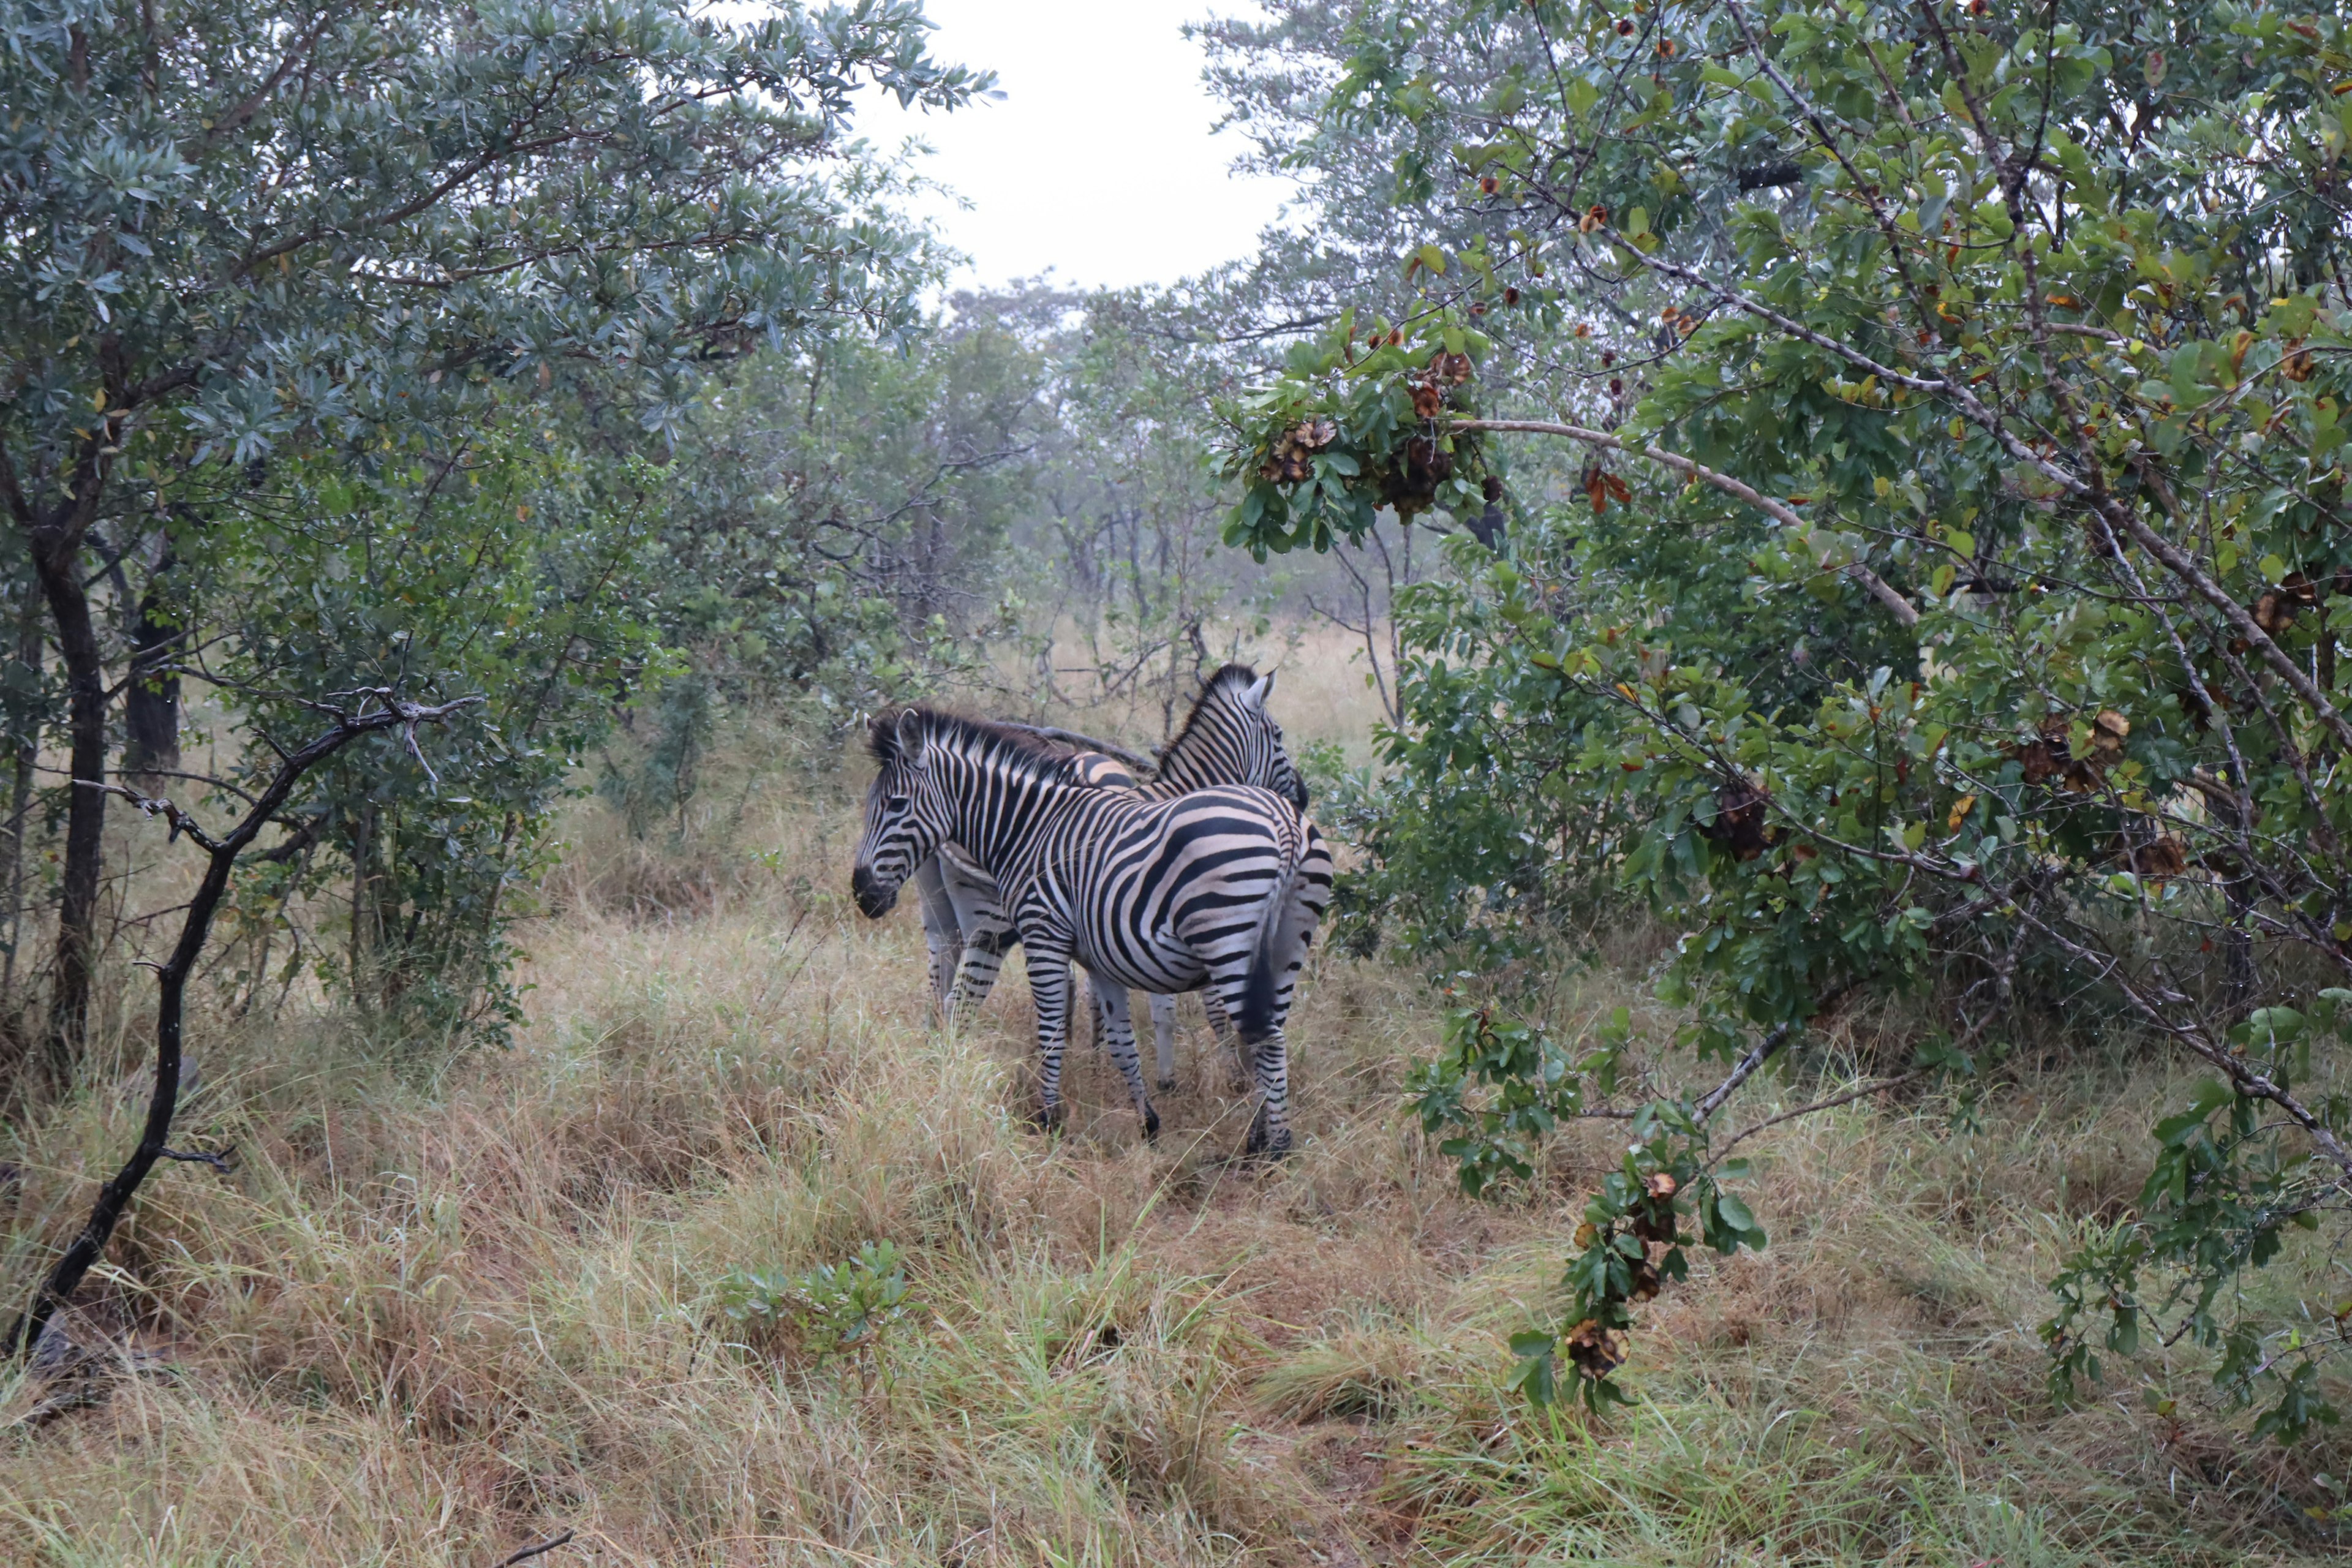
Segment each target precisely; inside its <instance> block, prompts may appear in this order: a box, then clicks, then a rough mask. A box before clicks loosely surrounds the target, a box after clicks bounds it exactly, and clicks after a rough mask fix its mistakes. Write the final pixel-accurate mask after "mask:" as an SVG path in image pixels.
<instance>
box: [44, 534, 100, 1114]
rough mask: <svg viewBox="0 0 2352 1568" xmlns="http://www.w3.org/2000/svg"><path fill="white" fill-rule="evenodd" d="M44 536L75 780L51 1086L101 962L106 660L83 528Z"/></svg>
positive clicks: (85, 1020) (80, 1032)
mask: <svg viewBox="0 0 2352 1568" xmlns="http://www.w3.org/2000/svg"><path fill="white" fill-rule="evenodd" d="M70 537H71V538H72V539H73V540H74V542H71V543H51V542H47V541H41V542H37V543H36V545H35V547H34V550H33V568H34V570H35V571H36V572H37V573H39V574H40V578H41V593H42V595H43V596H45V597H46V598H47V600H48V602H49V615H50V617H51V618H52V619H53V620H54V621H55V622H56V624H57V630H58V655H59V657H60V658H62V659H63V661H64V664H65V670H66V728H67V734H68V737H69V738H70V740H71V742H72V744H71V749H70V751H69V752H68V763H67V766H68V780H69V782H70V788H69V790H68V797H67V801H66V848H65V865H64V868H63V871H62V875H61V878H60V881H59V886H58V954H57V964H56V969H55V973H53V974H52V975H51V977H50V984H49V1024H48V1029H47V1035H46V1037H45V1039H44V1041H43V1060H42V1062H41V1064H40V1070H41V1071H42V1072H44V1073H46V1074H47V1077H48V1079H49V1081H50V1086H51V1087H53V1088H62V1087H64V1086H65V1085H66V1084H67V1083H68V1082H70V1081H71V1080H72V1077H73V1071H74V1068H75V1066H76V1064H77V1063H78V1062H79V1059H80V1056H81V1049H82V1043H83V1040H84V1038H85V1037H86V1036H87V1035H88V1033H89V992H90V980H91V976H92V974H93V973H94V972H95V970H96V968H97V963H98V891H99V878H100V872H101V870H102V869H103V868H104V862H105V851H106V795H105V792H104V791H102V790H100V789H96V788H93V787H90V786H91V785H94V784H102V783H104V782H105V780H106V752H107V746H106V706H107V704H106V664H105V657H104V655H103V654H102V653H101V652H100V648H99V644H98V627H97V626H96V624H95V623H94V622H93V621H92V620H91V618H90V613H89V594H88V593H87V592H86V591H85V590H84V589H83V587H82V579H81V552H80V549H79V535H73V536H70Z"/></svg>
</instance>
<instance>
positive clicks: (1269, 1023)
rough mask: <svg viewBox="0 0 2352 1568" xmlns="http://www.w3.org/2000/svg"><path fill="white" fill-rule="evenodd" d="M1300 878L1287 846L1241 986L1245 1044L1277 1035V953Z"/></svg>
mask: <svg viewBox="0 0 2352 1568" xmlns="http://www.w3.org/2000/svg"><path fill="white" fill-rule="evenodd" d="M1297 876H1298V858H1297V856H1295V855H1293V854H1291V853H1290V850H1289V847H1288V846H1287V845H1286V846H1284V852H1283V857H1282V869H1281V870H1280V871H1278V872H1276V874H1275V879H1274V892H1273V895H1272V896H1271V897H1269V898H1268V899H1267V900H1266V901H1265V915H1264V916H1263V917H1262V918H1261V919H1260V920H1259V921H1258V928H1257V948H1256V951H1255V952H1252V953H1251V954H1250V966H1249V974H1248V975H1247V977H1246V978H1244V981H1243V982H1242V1010H1241V1015H1240V1016H1238V1017H1236V1018H1235V1019H1234V1024H1235V1026H1237V1027H1238V1028H1239V1029H1240V1031H1241V1037H1242V1038H1243V1039H1244V1040H1262V1039H1264V1038H1265V1037H1266V1036H1268V1035H1270V1034H1272V1033H1273V1032H1274V1002H1275V993H1276V991H1277V990H1278V989H1279V988H1280V985H1281V982H1282V955H1281V954H1280V953H1278V952H1276V951H1275V948H1276V945H1277V944H1279V943H1280V942H1281V940H1282V932H1283V929H1284V927H1285V925H1286V923H1287V922H1286V921H1284V919H1283V915H1284V914H1285V913H1286V911H1287V910H1289V908H1290V889H1291V884H1292V882H1294V881H1295V880H1296V879H1297Z"/></svg>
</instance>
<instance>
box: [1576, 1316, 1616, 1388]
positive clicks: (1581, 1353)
mask: <svg viewBox="0 0 2352 1568" xmlns="http://www.w3.org/2000/svg"><path fill="white" fill-rule="evenodd" d="M1567 1342H1568V1359H1569V1360H1570V1361H1571V1362H1573V1363H1575V1364H1576V1370H1577V1371H1579V1372H1580V1373H1583V1374H1584V1375H1585V1376H1587V1377H1607V1376H1608V1375H1609V1374H1610V1373H1612V1372H1614V1371H1616V1370H1617V1369H1618V1368H1619V1367H1621V1366H1622V1365H1624V1364H1625V1347H1624V1336H1623V1335H1622V1334H1619V1333H1615V1332H1612V1331H1610V1330H1608V1329H1604V1328H1602V1327H1601V1325H1600V1324H1599V1323H1598V1322H1596V1321H1593V1320H1592V1319H1591V1318H1587V1319H1585V1320H1584V1321H1582V1322H1580V1323H1579V1324H1577V1325H1576V1327H1574V1328H1572V1329H1570V1330H1569V1331H1568V1336H1567Z"/></svg>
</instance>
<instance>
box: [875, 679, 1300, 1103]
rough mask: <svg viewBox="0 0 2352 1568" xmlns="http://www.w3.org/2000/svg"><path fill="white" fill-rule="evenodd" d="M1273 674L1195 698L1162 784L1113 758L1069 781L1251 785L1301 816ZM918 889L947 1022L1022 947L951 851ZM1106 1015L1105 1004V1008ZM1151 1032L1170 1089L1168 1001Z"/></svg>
mask: <svg viewBox="0 0 2352 1568" xmlns="http://www.w3.org/2000/svg"><path fill="white" fill-rule="evenodd" d="M1273 694H1274V676H1273V675H1272V674H1271V673H1268V674H1265V675H1263V676H1261V675H1260V674H1258V673H1257V671H1256V670H1255V669H1253V668H1250V667H1249V666H1248V665H1246V664H1228V665H1225V666H1224V667H1223V668H1220V669H1218V670H1217V671H1216V673H1214V674H1213V675H1212V676H1210V677H1209V679H1207V681H1206V682H1204V683H1203V684H1202V688H1201V694H1200V696H1199V697H1198V698H1196V699H1195V700H1193V703H1192V711H1191V712H1190V713H1189V714H1187V715H1186V716H1185V720H1184V722H1183V724H1182V725H1181V727H1180V728H1179V729H1178V730H1177V731H1176V738H1175V739H1174V740H1172V741H1171V742H1169V743H1168V745H1167V747H1166V749H1165V750H1163V751H1162V752H1160V768H1159V776H1158V777H1157V778H1156V779H1154V780H1152V781H1151V782H1150V783H1149V784H1138V783H1137V781H1136V778H1135V775H1134V774H1133V773H1129V771H1128V770H1127V769H1126V768H1125V767H1124V766H1122V765H1121V764H1120V763H1118V762H1117V761H1116V760H1114V759H1112V758H1110V757H1106V756H1103V755H1101V754H1099V753H1090V752H1076V753H1075V754H1073V756H1072V759H1071V766H1072V767H1073V769H1075V770H1076V776H1078V777H1080V778H1082V779H1083V780H1084V781H1085V782H1086V783H1088V784H1096V785H1097V786H1100V787H1105V788H1111V787H1124V788H1128V789H1140V790H1141V791H1142V792H1143V793H1144V794H1146V795H1151V796H1153V797H1155V798H1158V799H1172V798H1173V797H1174V796H1176V795H1183V794H1186V793H1188V792H1190V791H1192V790H1196V789H1204V788H1207V787H1208V786H1210V785H1213V784H1255V785H1258V786H1259V787H1261V788H1264V789H1270V790H1272V791H1274V792H1275V793H1276V794H1277V795H1282V796H1283V797H1285V798H1286V799H1287V800H1288V801H1290V803H1291V804H1292V805H1296V806H1297V808H1298V809H1299V810H1300V811H1302V812H1304V811H1305V810H1306V809H1307V785H1306V783H1305V781H1304V780H1302V779H1301V778H1300V777H1299V773H1298V769H1297V764H1295V763H1293V762H1292V761H1291V759H1290V752H1288V750H1287V749H1286V748H1285V746H1284V744H1283V738H1282V726H1281V725H1280V724H1277V723H1276V722H1275V720H1274V716H1273V714H1272V713H1271V711H1269V710H1268V706H1267V704H1268V701H1269V700H1270V699H1271V698H1272V696H1273ZM915 887H916V890H917V892H918V893H919V894H920V896H921V899H922V908H923V939H924V942H926V943H927V944H928V945H929V949H930V973H931V986H932V990H933V992H934V993H935V994H937V995H938V997H939V999H940V1005H941V1006H942V1007H944V1008H946V1009H947V1010H948V1012H949V1013H950V1016H962V1015H963V1014H964V1013H965V1012H966V1011H967V1010H968V1009H970V1008H974V1007H977V1006H979V1005H981V1004H982V1002H985V1001H986V1000H987V999H988V994H989V992H990V991H991V990H992V989H993V988H994V987H995V984H996V978H997V974H998V973H999V971H1000V970H1002V968H1003V963H1004V953H1005V951H1006V950H1007V949H1008V948H1010V947H1011V946H1012V945H1013V942H1016V941H1018V940H1019V938H1018V936H1017V935H1016V934H1015V932H1014V931H1013V921H1012V918H1011V916H1010V915H1009V914H1008V913H1007V912H1006V910H1005V909H1004V905H1003V900H1001V899H999V898H998V896H997V891H996V884H995V882H994V881H993V880H992V879H991V878H990V877H989V875H988V873H987V871H986V870H985V869H984V868H982V867H980V866H979V865H977V864H976V863H974V862H973V860H972V859H971V857H970V856H969V855H968V854H966V853H965V852H964V851H963V850H962V849H961V848H960V847H958V846H956V845H953V844H946V845H942V846H940V849H939V851H938V853H937V854H935V855H934V856H932V857H931V858H929V859H927V860H925V861H924V862H923V863H922V864H921V865H920V866H919V867H917V868H916V869H915ZM1204 1001H1205V1002H1206V1004H1207V1007H1208V1012H1209V1022H1210V1025H1211V1026H1212V1027H1213V1029H1214V1030H1215V1031H1216V1032H1217V1033H1218V1034H1219V1035H1222V1036H1230V1035H1231V1034H1232V1029H1231V1026H1230V1024H1229V1021H1228V1020H1227V1019H1226V1018H1225V1017H1224V1016H1223V1008H1222V1007H1221V1006H1220V1005H1218V1003H1217V1001H1216V998H1215V995H1214V994H1213V993H1210V994H1207V995H1206V996H1205V997H1204ZM1104 1006H1105V1010H1106V1011H1107V1005H1104ZM1151 1032H1152V1037H1153V1041H1152V1043H1153V1046H1154V1047H1155V1052H1154V1054H1155V1057H1156V1058H1157V1059H1156V1062H1155V1064H1154V1065H1155V1066H1156V1068H1157V1069H1158V1071H1157V1075H1156V1082H1157V1086H1158V1087H1159V1088H1160V1089H1173V1088H1174V1087H1175V1085H1176V1005H1175V1001H1174V999H1173V998H1172V997H1170V996H1167V995H1164V994H1157V993H1155V994H1153V995H1152V997H1151Z"/></svg>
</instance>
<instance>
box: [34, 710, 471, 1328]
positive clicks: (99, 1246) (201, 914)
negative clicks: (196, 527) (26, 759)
mask: <svg viewBox="0 0 2352 1568" xmlns="http://www.w3.org/2000/svg"><path fill="white" fill-rule="evenodd" d="M358 695H360V696H361V698H362V700H361V702H360V704H359V705H358V707H357V708H356V709H352V710H341V709H332V708H328V707H326V706H325V705H323V704H314V705H313V706H314V707H317V708H318V709H319V710H320V711H322V712H326V713H328V714H330V715H331V717H332V719H333V721H334V727H333V728H332V729H331V730H328V731H325V732H324V733H322V734H320V735H319V736H317V737H315V738H314V739H312V740H311V741H310V743H309V744H307V745H305V746H303V747H301V748H300V749H299V750H297V751H294V752H287V753H285V754H284V755H283V758H282V760H281V761H280V762H279V763H278V771H277V773H275V774H274V775H272V777H271V778H270V781H269V784H268V787H267V788H265V789H264V790H263V791H262V792H261V793H260V795H257V796H256V797H254V800H253V804H252V805H251V807H250V808H249V809H248V810H247V812H246V814H245V816H242V817H240V818H238V819H237V823H236V826H234V827H232V828H230V829H229V830H228V831H227V832H226V833H225V834H222V835H220V836H219V837H214V836H213V835H212V834H211V833H209V832H207V831H206V830H205V827H204V826H203V825H202V824H200V823H198V822H197V821H196V819H195V818H194V816H191V815H190V814H189V813H188V812H186V811H185V810H184V809H182V808H181V807H179V806H177V805H173V804H172V803H171V802H170V801H168V800H162V799H156V798H152V797H150V796H147V795H141V794H139V793H138V792H137V791H136V790H132V789H129V788H126V787H125V786H123V785H121V784H106V783H103V782H101V781H99V780H96V779H76V780H75V781H74V783H75V784H79V785H80V786H81V787H82V788H84V789H88V790H93V791H96V792H98V793H99V794H101V795H121V797H122V798H124V799H125V800H128V801H130V802H131V804H132V805H135V806H137V807H138V808H139V809H140V810H141V811H142V812H144V813H145V814H146V815H148V816H161V817H163V820H164V821H165V822H167V823H169V824H170V825H171V836H172V837H173V838H178V837H181V836H183V835H185V836H186V837H188V838H189V839H191V840H193V841H194V843H195V845H196V847H199V848H201V849H203V850H204V851H205V856H206V857H207V862H206V864H205V875H204V880H203V881H202V882H200V883H198V884H197V887H196V893H195V897H194V898H193V899H191V900H189V901H188V905H187V915H186V918H185V919H184V920H183V921H181V923H180V939H179V941H178V942H176V943H175V944H173V949H172V954H171V957H170V958H168V959H167V960H165V961H164V963H163V965H162V966H161V967H160V968H158V969H157V970H156V972H155V985H156V992H157V996H156V1008H155V1089H154V1092H153V1094H152V1096H151V1097H150V1098H149V1100H148V1102H147V1121H146V1124H145V1126H144V1127H143V1128H142V1131H141V1132H140V1135H139V1143H138V1146H137V1147H136V1148H135V1149H133V1150H132V1151H131V1157H130V1158H129V1159H128V1160H126V1161H124V1162H123V1164H122V1168H121V1170H119V1171H117V1172H116V1173H114V1178H113V1179H112V1180H111V1181H110V1182H108V1183H107V1184H106V1185H104V1186H103V1187H100V1189H99V1193H98V1200H97V1202H96V1203H94V1204H93V1205H91V1206H90V1211H89V1220H88V1221H87V1222H85V1223H84V1225H83V1226H82V1227H81V1232H80V1234H79V1235H78V1236H76V1237H74V1239H73V1241H72V1242H71V1244H69V1245H68V1247H66V1249H65V1251H64V1252H63V1253H61V1254H60V1255H59V1256H58V1261H57V1263H56V1265H55V1266H54V1267H53V1268H51V1269H50V1270H49V1274H48V1277H47V1279H44V1280H42V1281H41V1285H40V1289H37V1290H36V1291H35V1292H34V1293H33V1300H32V1303H31V1305H29V1306H28V1307H26V1309H25V1311H24V1314H23V1315H22V1316H21V1317H19V1318H18V1319H17V1320H16V1323H15V1325H14V1326H12V1327H11V1328H10V1330H9V1331H8V1334H7V1338H6V1340H5V1348H6V1352H7V1353H10V1354H13V1355H17V1356H24V1355H29V1354H31V1353H32V1352H33V1349H34V1347H35V1346H37V1344H39V1343H40V1340H41V1334H42V1332H43V1331H44V1330H46V1329H47V1327H48V1325H49V1320H50V1319H51V1318H53V1317H55V1316H56V1315H57V1310H58V1308H59V1307H62V1306H64V1305H65V1304H66V1302H67V1301H68V1300H71V1299H72V1296H73V1293H74V1290H75V1289H76V1288H77V1287H79V1285H80V1284H81V1281H82V1278H83V1276H85V1275H86V1274H88V1273H89V1269H90V1266H91V1265H92V1264H94V1263H96V1262H97V1261H98V1260H99V1258H100V1257H101V1256H103V1255H104V1253H105V1251H106V1244H107V1242H108V1241H109V1240H110V1239H111V1238H112V1237H113V1235H114V1227H115V1226H116V1225H117V1224H119V1223H120V1222H121V1218H122V1215H123V1213H124V1211H125V1210H127V1209H128V1208H129V1207H130V1206H131V1196H132V1194H135V1193H137V1192H138V1190H139V1185H140V1184H141V1183H142V1182H144V1181H145V1180H146V1179H147V1174H148V1173H149V1172H150V1171H152V1170H153V1169H154V1168H155V1163H156V1162H157V1161H158V1160H174V1161H188V1162H191V1163H203V1164H208V1165H211V1166H213V1167H214V1168H215V1170H225V1169H226V1167H227V1162H228V1154H227V1152H226V1151H222V1152H216V1153H202V1152H184V1151H180V1150H175V1149H173V1148H172V1147H171V1146H170V1139H171V1134H172V1118H173V1114H174V1113H175V1112H176V1111H177V1110H178V1109H179V1103H180V1061H181V1049H180V1046H181V1018H182V1014H183V1012H184V1004H185V1001H186V994H187V984H188V977H189V975H190V974H191V973H194V970H195V966H196V960H197V959H198V957H200V956H201V955H202V954H203V952H204V948H205V938H206V937H207V936H208V935H210V934H211V931H212V923H213V915H214V914H215V911H216V910H218V909H219V908H220V901H221V900H222V898H223V897H224V896H225V895H226V893H227V892H228V882H229V875H230V873H231V872H232V871H233V870H235V868H236V859H237V857H238V856H239V855H241V854H243V853H244V852H245V850H246V849H247V848H248V847H250V846H251V845H252V843H253V841H254V840H255V838H257V837H259V836H260V834H261V830H262V829H263V828H264V827H267V826H268V825H269V824H270V823H271V822H272V821H274V820H275V819H276V817H277V816H278V811H279V809H280V808H281V807H283V806H284V805H285V804H286V802H287V799H288V797H289V796H290V795H292V794H293V793H294V786H295V785H296V784H299V783H300V782H301V780H302V775H303V774H305V773H309V772H310V770H311V769H312V768H314V767H316V766H317V765H318V764H319V763H322V762H324V761H326V760H327V759H328V758H329V757H331V756H332V755H334V754H335V753H336V752H339V751H341V750H342V749H343V747H345V746H347V745H349V744H350V743H351V742H353V741H356V740H358V739H359V738H360V737H361V736H362V735H370V734H374V733H376V732H378V731H385V730H400V731H404V733H405V734H406V736H407V737H408V739H409V743H410V744H411V745H414V744H415V731H416V726H417V725H419V724H425V723H436V722H439V721H442V720H445V719H446V718H448V717H449V716H450V715H451V714H453V713H456V712H457V711H458V710H460V709H464V708H469V707H471V706H473V705H474V704H476V703H478V702H480V701H482V700H484V699H482V698H479V697H460V698H458V699H457V700H455V701H453V702H443V703H439V704H435V705H427V704H425V703H419V702H410V701H407V700H404V699H402V698H401V697H399V696H398V695H397V694H395V693H394V692H391V691H388V690H375V691H369V692H365V693H362V694H358Z"/></svg>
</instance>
